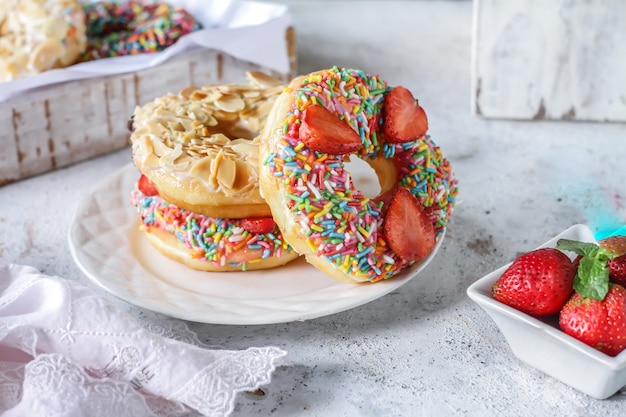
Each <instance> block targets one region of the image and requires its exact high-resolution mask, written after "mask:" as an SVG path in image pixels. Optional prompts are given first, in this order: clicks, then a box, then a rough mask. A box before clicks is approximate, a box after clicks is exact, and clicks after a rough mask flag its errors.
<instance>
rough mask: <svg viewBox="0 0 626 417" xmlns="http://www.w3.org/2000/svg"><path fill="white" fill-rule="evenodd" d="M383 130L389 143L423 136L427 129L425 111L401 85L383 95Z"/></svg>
mask: <svg viewBox="0 0 626 417" xmlns="http://www.w3.org/2000/svg"><path fill="white" fill-rule="evenodd" d="M384 111H385V121H384V124H383V132H384V133H385V137H386V138H387V142H390V143H404V142H409V141H412V140H415V139H417V138H419V137H421V136H423V135H424V134H425V133H426V132H427V131H428V118H427V117H426V112H425V111H424V109H423V108H422V107H421V106H420V105H419V103H418V101H417V100H416V99H415V98H414V97H413V94H412V93H411V92H410V91H409V90H407V89H406V88H404V87H402V86H398V87H396V88H394V89H393V90H391V91H390V92H389V93H387V95H386V96H385V103H384Z"/></svg>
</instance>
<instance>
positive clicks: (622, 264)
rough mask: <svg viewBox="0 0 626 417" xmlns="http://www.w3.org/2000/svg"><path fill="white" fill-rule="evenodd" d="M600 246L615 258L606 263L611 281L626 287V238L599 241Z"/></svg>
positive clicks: (619, 237)
mask: <svg viewBox="0 0 626 417" xmlns="http://www.w3.org/2000/svg"><path fill="white" fill-rule="evenodd" d="M598 245H600V247H602V248H603V249H604V250H606V251H607V252H608V253H609V254H611V255H614V256H615V258H612V259H609V260H608V261H607V263H606V266H607V268H608V269H609V279H610V280H611V281H612V282H615V283H616V284H620V285H626V236H611V237H607V238H605V239H602V240H600V241H598Z"/></svg>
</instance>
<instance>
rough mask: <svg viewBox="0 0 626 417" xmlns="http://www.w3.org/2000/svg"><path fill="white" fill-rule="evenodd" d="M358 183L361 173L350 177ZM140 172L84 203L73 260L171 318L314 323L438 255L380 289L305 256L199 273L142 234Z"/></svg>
mask: <svg viewBox="0 0 626 417" xmlns="http://www.w3.org/2000/svg"><path fill="white" fill-rule="evenodd" d="M353 175H354V176H355V178H356V177H357V176H358V175H359V173H358V172H353ZM138 177H139V173H138V171H137V170H136V168H135V167H134V166H133V165H128V166H127V167H124V168H123V169H121V170H120V171H118V172H116V173H115V174H113V175H112V176H110V177H109V178H106V179H105V180H104V181H102V182H101V183H100V184H98V185H97V186H96V187H95V189H94V190H93V191H92V192H91V193H90V194H89V195H88V196H87V197H86V198H85V199H84V200H83V201H82V202H81V203H80V204H79V206H78V208H77V210H76V213H75V215H74V218H73V220H72V224H71V226H70V230H69V244H70V250H71V253H72V256H73V258H74V260H75V261H76V263H77V264H78V266H79V267H80V268H81V270H82V271H83V272H84V273H85V274H86V275H87V276H88V277H89V278H90V279H91V280H92V281H93V282H95V283H96V284H98V285H100V286H101V287H102V288H104V289H105V290H106V291H108V292H110V293H111V294H113V295H115V296H117V297H119V298H121V299H122V300H125V301H127V302H129V303H131V304H134V305H137V306H139V307H143V308H146V309H149V310H152V311H156V312H159V313H163V314H166V315H169V316H172V317H176V318H180V319H184V320H191V321H197V322H203V323H214V324H271V323H283V322H290V321H301V320H309V319H314V318H317V317H322V316H326V315H329V314H334V313H338V312H341V311H345V310H348V309H351V308H354V307H357V306H360V305H363V304H365V303H368V302H370V301H372V300H375V299H377V298H380V297H382V296H383V295H385V294H388V293H389V292H391V291H393V290H395V289H396V288H398V287H400V286H401V285H403V284H405V283H406V282H408V281H409V280H411V279H412V278H414V277H415V276H416V275H417V274H418V273H419V272H420V271H421V270H422V269H424V268H425V267H426V265H428V263H430V262H431V261H432V259H433V258H434V257H435V255H436V253H437V251H438V250H439V248H440V247H441V244H442V242H443V237H444V236H443V235H442V236H441V238H440V239H439V241H438V242H437V245H436V246H435V249H434V250H433V252H432V253H431V254H430V255H429V256H428V257H427V258H426V259H424V260H423V261H421V262H419V263H417V264H415V265H413V266H412V267H411V268H407V269H406V270H405V271H403V272H402V273H400V274H398V275H397V276H396V277H394V278H393V279H390V280H387V281H383V282H378V283H376V284H362V285H358V284H348V283H343V282H339V281H336V280H334V279H332V278H330V277H328V276H327V275H325V274H324V273H322V272H320V271H318V270H317V269H315V268H314V267H312V266H310V265H309V264H307V263H306V262H305V261H304V260H303V259H298V260H296V261H293V262H291V263H289V264H287V265H285V266H283V267H279V268H274V269H269V270H263V271H248V272H228V273H224V272H222V273H212V272H200V271H195V270H192V269H189V268H187V267H185V266H183V265H181V264H178V263H176V262H174V261H172V260H170V259H168V258H166V257H164V256H163V255H161V254H160V253H159V252H158V251H157V250H156V249H154V248H153V247H152V246H151V245H150V244H149V243H148V241H147V239H146V238H145V237H144V236H143V233H142V232H140V231H139V230H138V227H139V218H138V215H137V214H136V212H135V209H134V207H132V206H131V205H130V203H129V201H130V192H131V190H132V188H133V186H134V183H135V182H136V181H137V178H138Z"/></svg>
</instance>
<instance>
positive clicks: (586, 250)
mask: <svg viewBox="0 0 626 417" xmlns="http://www.w3.org/2000/svg"><path fill="white" fill-rule="evenodd" d="M556 248H557V249H559V250H567V251H570V252H574V253H575V254H576V255H582V256H590V257H595V256H596V255H597V254H598V251H599V250H600V249H601V248H600V246H598V245H596V244H595V243H588V242H579V241H577V240H570V239H559V240H558V241H557V242H556Z"/></svg>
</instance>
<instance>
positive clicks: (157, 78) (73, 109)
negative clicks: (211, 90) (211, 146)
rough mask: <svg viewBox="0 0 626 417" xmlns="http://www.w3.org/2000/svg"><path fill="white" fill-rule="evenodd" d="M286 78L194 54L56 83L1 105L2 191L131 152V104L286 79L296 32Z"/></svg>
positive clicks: (208, 53)
mask: <svg viewBox="0 0 626 417" xmlns="http://www.w3.org/2000/svg"><path fill="white" fill-rule="evenodd" d="M286 37H287V45H288V48H287V53H288V55H289V56H288V58H289V61H290V64H291V69H290V71H289V73H286V74H282V73H277V72H276V71H273V70H270V69H267V68H264V67H261V66H259V65H256V64H252V63H250V62H246V61H242V60H239V59H237V58H235V57H233V56H230V55H228V54H225V53H223V52H220V51H216V50H209V49H194V50H191V51H188V52H185V53H183V54H181V55H177V56H176V57H174V58H172V59H171V60H169V61H167V62H165V63H164V64H162V65H159V66H156V67H153V68H148V69H145V70H142V71H137V72H132V73H126V74H121V75H112V76H107V77H103V78H93V79H87V80H81V81H72V82H67V83H62V84H56V85H52V86H49V87H45V88H42V89H38V90H34V91H32V92H28V93H26V94H23V95H21V96H19V97H15V98H12V99H9V100H8V101H5V102H2V103H0V127H1V128H0V149H2V151H0V185H3V184H7V183H10V182H13V181H16V180H19V179H22V178H26V177H29V176H32V175H36V174H40V173H43V172H46V171H50V170H53V169H56V168H60V167H63V166H67V165H69V164H72V163H75V162H78V161H82V160H84V159H87V158H90V157H94V156H96V155H100V154H103V153H107V152H111V151H113V150H117V149H120V148H123V147H126V146H129V145H130V143H129V139H128V137H129V131H128V129H127V122H128V120H129V118H130V116H131V114H132V113H133V110H134V109H135V106H137V105H141V104H144V103H147V102H149V101H151V100H153V99H154V98H156V97H159V96H162V95H164V94H167V93H169V92H172V93H177V92H178V91H180V90H181V89H182V88H184V87H186V86H189V85H196V86H202V85H208V84H216V83H219V84H222V83H230V82H245V73H246V71H248V70H257V71H263V72H266V73H268V74H270V75H272V76H274V77H276V78H278V79H281V80H284V81H285V82H287V81H289V80H290V79H291V78H293V77H294V75H295V68H296V53H295V50H296V48H295V33H294V31H293V29H292V28H289V29H287V32H286Z"/></svg>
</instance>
